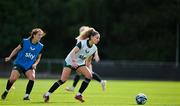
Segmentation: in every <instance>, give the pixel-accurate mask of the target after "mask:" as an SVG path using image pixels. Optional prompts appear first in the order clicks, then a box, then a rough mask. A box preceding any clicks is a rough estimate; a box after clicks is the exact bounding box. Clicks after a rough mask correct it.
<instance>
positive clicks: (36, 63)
mask: <svg viewBox="0 0 180 106" xmlns="http://www.w3.org/2000/svg"><path fill="white" fill-rule="evenodd" d="M41 56H42V54H39V55H38V58H37V59H36V61H35V63H34V64H33V65H32V68H33V69H36V66H37V65H38V64H39V62H40V60H41Z"/></svg>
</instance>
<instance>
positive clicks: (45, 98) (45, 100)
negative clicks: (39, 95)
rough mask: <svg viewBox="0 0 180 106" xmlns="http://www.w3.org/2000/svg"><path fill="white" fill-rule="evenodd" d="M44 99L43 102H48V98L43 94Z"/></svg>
mask: <svg viewBox="0 0 180 106" xmlns="http://www.w3.org/2000/svg"><path fill="white" fill-rule="evenodd" d="M43 98H44V102H48V101H49V96H46V95H45V94H44V95H43Z"/></svg>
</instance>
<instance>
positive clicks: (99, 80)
mask: <svg viewBox="0 0 180 106" xmlns="http://www.w3.org/2000/svg"><path fill="white" fill-rule="evenodd" d="M92 76H93V79H95V80H96V81H98V82H101V77H100V76H99V75H98V74H97V73H95V72H93V73H92Z"/></svg>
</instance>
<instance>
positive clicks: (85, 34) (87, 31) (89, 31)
mask: <svg viewBox="0 0 180 106" xmlns="http://www.w3.org/2000/svg"><path fill="white" fill-rule="evenodd" d="M96 34H99V33H98V32H97V31H96V30H95V29H94V28H92V27H89V26H81V27H80V28H79V36H77V37H76V40H85V39H88V38H89V37H90V36H91V35H93V36H94V35H96Z"/></svg>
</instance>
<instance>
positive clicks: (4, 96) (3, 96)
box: [1, 91, 8, 100]
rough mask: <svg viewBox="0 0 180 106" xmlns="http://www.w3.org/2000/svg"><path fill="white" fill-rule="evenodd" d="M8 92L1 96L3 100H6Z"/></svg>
mask: <svg viewBox="0 0 180 106" xmlns="http://www.w3.org/2000/svg"><path fill="white" fill-rule="evenodd" d="M7 94H8V92H7V91H4V93H3V94H2V95H1V99H3V100H5V99H6V96H7Z"/></svg>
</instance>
